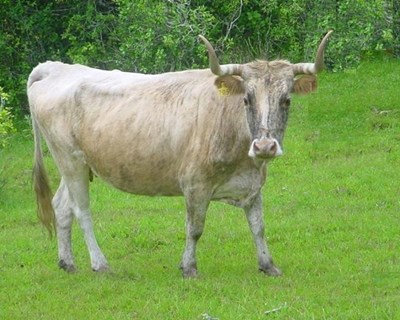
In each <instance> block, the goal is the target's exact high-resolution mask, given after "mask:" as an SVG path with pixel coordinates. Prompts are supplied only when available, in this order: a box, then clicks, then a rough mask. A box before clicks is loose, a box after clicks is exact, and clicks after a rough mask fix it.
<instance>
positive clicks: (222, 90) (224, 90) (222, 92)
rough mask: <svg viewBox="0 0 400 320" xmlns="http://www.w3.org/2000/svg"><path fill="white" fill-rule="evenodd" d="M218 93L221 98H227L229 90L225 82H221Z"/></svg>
mask: <svg viewBox="0 0 400 320" xmlns="http://www.w3.org/2000/svg"><path fill="white" fill-rule="evenodd" d="M218 92H219V94H220V95H221V96H227V95H228V94H229V88H228V87H227V86H226V85H225V82H221V84H220V86H219V88H218Z"/></svg>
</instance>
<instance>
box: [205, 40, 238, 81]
mask: <svg viewBox="0 0 400 320" xmlns="http://www.w3.org/2000/svg"><path fill="white" fill-rule="evenodd" d="M199 38H200V39H201V41H203V42H204V44H205V45H206V47H207V51H208V58H209V60H210V69H211V71H212V73H214V74H215V75H217V76H227V75H237V76H241V75H242V71H243V67H242V65H240V64H225V65H220V64H219V61H218V58H217V55H216V53H215V50H214V48H213V46H212V45H211V43H210V42H208V40H207V39H206V38H205V37H203V36H202V35H199Z"/></svg>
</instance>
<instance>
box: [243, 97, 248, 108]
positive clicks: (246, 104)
mask: <svg viewBox="0 0 400 320" xmlns="http://www.w3.org/2000/svg"><path fill="white" fill-rule="evenodd" d="M243 102H244V105H245V106H246V107H247V106H248V105H249V99H247V97H244V98H243Z"/></svg>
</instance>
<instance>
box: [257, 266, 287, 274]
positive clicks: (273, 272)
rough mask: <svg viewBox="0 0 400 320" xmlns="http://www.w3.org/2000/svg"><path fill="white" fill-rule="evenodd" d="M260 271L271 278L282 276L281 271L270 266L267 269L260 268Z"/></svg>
mask: <svg viewBox="0 0 400 320" xmlns="http://www.w3.org/2000/svg"><path fill="white" fill-rule="evenodd" d="M260 271H261V272H263V273H265V274H266V275H268V276H271V277H279V276H281V275H282V271H281V270H279V269H278V268H277V267H275V266H274V265H271V266H269V267H267V268H260Z"/></svg>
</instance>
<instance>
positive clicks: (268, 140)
mask: <svg viewBox="0 0 400 320" xmlns="http://www.w3.org/2000/svg"><path fill="white" fill-rule="evenodd" d="M331 33H332V31H329V32H328V33H327V34H326V35H325V37H324V38H323V39H322V41H321V44H320V45H319V47H318V50H317V55H316V60H315V63H297V64H292V63H289V62H287V61H282V60H278V61H255V62H251V63H247V64H228V65H220V64H219V62H218V58H217V56H216V54H215V51H214V49H213V47H212V45H211V44H210V43H209V42H208V41H207V39H205V38H204V37H203V36H200V38H201V40H202V41H203V42H204V43H205V45H206V47H207V50H208V55H209V59H210V68H211V71H212V72H213V73H214V74H215V75H217V76H218V78H217V79H216V81H215V85H216V86H217V87H218V90H219V91H220V93H221V94H223V95H227V94H238V93H240V94H241V95H242V96H243V105H244V108H245V109H246V114H247V122H248V125H249V129H250V132H251V135H252V142H251V145H250V148H249V152H248V155H249V156H250V157H251V158H259V159H268V158H273V157H275V156H279V155H281V154H282V140H283V136H284V132H285V128H286V122H287V119H288V113H289V106H290V94H291V93H292V92H294V93H297V94H308V93H310V92H312V91H314V90H315V89H316V87H317V81H316V77H315V75H316V74H317V73H318V72H320V71H321V70H322V69H323V66H324V50H325V47H326V44H327V41H328V38H329V35H330V34H331Z"/></svg>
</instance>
